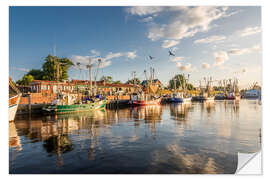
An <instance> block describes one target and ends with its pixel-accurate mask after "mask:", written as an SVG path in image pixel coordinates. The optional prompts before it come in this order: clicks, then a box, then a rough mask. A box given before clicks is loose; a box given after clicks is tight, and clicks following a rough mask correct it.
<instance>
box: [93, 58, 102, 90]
mask: <svg viewBox="0 0 270 180" xmlns="http://www.w3.org/2000/svg"><path fill="white" fill-rule="evenodd" d="M100 64H101V59H98V65H97V70H96V75H95V94H94V95H96V90H97V75H98V70H99V67H100Z"/></svg>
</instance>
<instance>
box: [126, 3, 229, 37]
mask: <svg viewBox="0 0 270 180" xmlns="http://www.w3.org/2000/svg"><path fill="white" fill-rule="evenodd" d="M227 9H228V7H215V6H213V7H207V6H197V7H183V6H178V7H150V6H147V7H137V6H136V7H131V8H127V9H126V11H127V12H128V13H129V14H131V15H137V16H147V15H155V16H157V17H158V16H160V15H161V14H162V13H164V12H172V13H171V14H172V16H171V18H170V19H169V20H168V22H169V23H167V24H158V23H154V22H151V24H149V29H148V34H147V37H148V38H149V39H151V40H152V41H156V40H158V39H161V38H164V39H173V40H180V39H183V38H187V37H192V36H194V35H195V34H196V33H198V32H205V31H208V30H209V29H211V26H210V25H211V23H212V22H213V21H215V20H217V19H220V18H222V17H225V15H226V11H227Z"/></svg>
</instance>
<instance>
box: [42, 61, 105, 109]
mask: <svg viewBox="0 0 270 180" xmlns="http://www.w3.org/2000/svg"><path fill="white" fill-rule="evenodd" d="M100 63H101V60H99V61H98V66H97V70H96V75H95V87H94V89H93V88H92V66H93V64H92V62H91V59H89V64H88V65H87V66H86V67H87V68H88V69H89V91H86V92H85V93H87V94H88V96H87V97H85V98H84V100H81V99H80V97H79V96H78V94H71V93H64V92H61V91H59V88H58V85H57V91H58V92H57V96H56V99H55V100H54V101H53V102H52V104H51V105H46V106H44V107H43V108H42V110H43V112H44V113H50V114H62V113H74V112H87V111H94V110H98V109H103V108H105V107H106V99H102V98H101V97H100V96H99V95H96V89H97V87H96V78H97V73H98V69H99V66H100ZM57 68H59V64H57ZM58 72H59V70H57V73H58ZM58 81H59V75H57V82H58Z"/></svg>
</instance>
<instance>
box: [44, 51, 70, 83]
mask: <svg viewBox="0 0 270 180" xmlns="http://www.w3.org/2000/svg"><path fill="white" fill-rule="evenodd" d="M73 65H74V64H73V62H72V61H70V60H69V59H68V58H58V57H57V56H51V55H50V54H49V55H48V56H47V57H46V58H45V63H44V64H43V65H42V70H43V73H44V74H43V79H44V80H49V81H56V80H57V69H58V75H59V80H60V81H62V80H66V79H68V69H69V68H70V67H71V66H73ZM57 67H58V68H57Z"/></svg>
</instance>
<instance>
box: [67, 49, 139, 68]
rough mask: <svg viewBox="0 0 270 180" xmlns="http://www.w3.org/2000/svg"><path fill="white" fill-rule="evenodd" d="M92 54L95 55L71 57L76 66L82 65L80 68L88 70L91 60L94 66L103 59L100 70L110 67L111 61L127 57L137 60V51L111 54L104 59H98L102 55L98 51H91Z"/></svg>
mask: <svg viewBox="0 0 270 180" xmlns="http://www.w3.org/2000/svg"><path fill="white" fill-rule="evenodd" d="M91 53H92V54H94V55H93V56H78V55H73V56H71V61H73V62H74V63H75V64H76V63H77V62H79V63H81V66H80V68H81V69H84V70H86V69H87V68H86V65H88V64H89V59H91V63H92V64H93V65H97V64H98V59H101V64H100V68H104V67H107V66H110V65H111V64H112V62H111V59H115V58H119V57H127V58H128V59H134V58H136V56H137V55H136V51H129V52H117V53H113V52H109V53H108V54H107V55H106V56H105V57H104V58H102V57H96V56H97V54H99V55H100V53H99V52H98V51H96V50H94V51H93V50H91Z"/></svg>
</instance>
